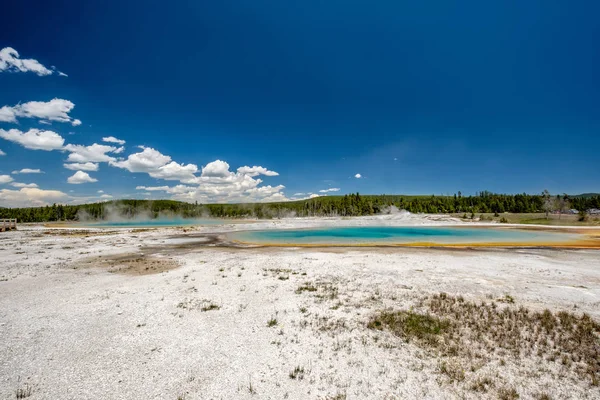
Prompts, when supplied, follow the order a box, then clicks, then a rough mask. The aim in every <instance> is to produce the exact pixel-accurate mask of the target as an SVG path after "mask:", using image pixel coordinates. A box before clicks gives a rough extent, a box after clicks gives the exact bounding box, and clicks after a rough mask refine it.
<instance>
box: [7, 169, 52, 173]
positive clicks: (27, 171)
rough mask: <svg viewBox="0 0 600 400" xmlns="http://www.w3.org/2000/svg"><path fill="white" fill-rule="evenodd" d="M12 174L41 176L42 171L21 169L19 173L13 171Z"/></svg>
mask: <svg viewBox="0 0 600 400" xmlns="http://www.w3.org/2000/svg"><path fill="white" fill-rule="evenodd" d="M12 173H13V174H43V173H44V171H42V170H41V169H31V168H23V169H22V170H20V171H13V172H12Z"/></svg>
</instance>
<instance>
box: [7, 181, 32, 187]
mask: <svg viewBox="0 0 600 400" xmlns="http://www.w3.org/2000/svg"><path fill="white" fill-rule="evenodd" d="M10 186H14V187H18V188H36V187H38V185H37V184H35V183H21V182H13V183H11V184H10Z"/></svg>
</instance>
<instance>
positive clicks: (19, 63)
mask: <svg viewBox="0 0 600 400" xmlns="http://www.w3.org/2000/svg"><path fill="white" fill-rule="evenodd" d="M5 71H7V72H33V73H35V74H37V75H38V76H47V75H52V74H53V73H54V72H55V70H54V69H49V68H46V67H44V66H43V65H42V64H41V63H40V62H39V61H37V60H34V59H32V58H20V56H19V53H18V52H17V51H16V50H15V49H13V48H12V47H5V48H3V49H2V50H0V72H5ZM58 74H59V75H61V76H67V75H66V74H63V73H62V72H58Z"/></svg>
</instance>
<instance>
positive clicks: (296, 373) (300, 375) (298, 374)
mask: <svg viewBox="0 0 600 400" xmlns="http://www.w3.org/2000/svg"><path fill="white" fill-rule="evenodd" d="M290 379H298V380H302V379H304V367H301V366H297V367H296V368H294V370H293V371H292V372H290Z"/></svg>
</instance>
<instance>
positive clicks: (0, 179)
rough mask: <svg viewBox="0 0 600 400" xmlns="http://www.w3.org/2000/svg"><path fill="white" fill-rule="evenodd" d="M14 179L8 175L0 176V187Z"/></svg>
mask: <svg viewBox="0 0 600 400" xmlns="http://www.w3.org/2000/svg"><path fill="white" fill-rule="evenodd" d="M13 180H14V179H13V178H12V176H10V175H0V185H2V184H5V183H9V182H12V181H13Z"/></svg>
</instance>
